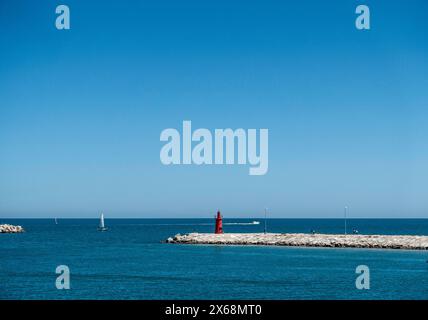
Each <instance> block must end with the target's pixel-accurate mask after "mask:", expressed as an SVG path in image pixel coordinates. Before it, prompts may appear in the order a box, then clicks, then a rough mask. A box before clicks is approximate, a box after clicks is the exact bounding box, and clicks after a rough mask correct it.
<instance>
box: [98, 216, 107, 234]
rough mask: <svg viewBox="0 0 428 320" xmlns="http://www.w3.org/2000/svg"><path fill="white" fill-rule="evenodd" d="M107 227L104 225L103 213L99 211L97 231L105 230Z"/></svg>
mask: <svg viewBox="0 0 428 320" xmlns="http://www.w3.org/2000/svg"><path fill="white" fill-rule="evenodd" d="M107 230H108V229H107V228H106V227H105V225H104V214H102V213H101V217H100V225H99V227H98V231H107Z"/></svg>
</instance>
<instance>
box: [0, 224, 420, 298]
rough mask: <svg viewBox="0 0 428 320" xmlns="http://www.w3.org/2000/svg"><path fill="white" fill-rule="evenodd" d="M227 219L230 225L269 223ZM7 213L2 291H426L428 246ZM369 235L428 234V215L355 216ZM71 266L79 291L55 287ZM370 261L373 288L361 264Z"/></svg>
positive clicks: (307, 294)
mask: <svg viewBox="0 0 428 320" xmlns="http://www.w3.org/2000/svg"><path fill="white" fill-rule="evenodd" d="M250 221H252V219H251V220H248V219H247V220H243V219H230V220H225V226H224V229H225V232H261V231H263V221H262V220H259V221H261V222H262V223H261V224H260V225H236V224H228V223H245V222H250ZM58 222H59V224H58V225H55V224H54V221H53V219H49V220H43V219H40V220H32V219H23V220H7V219H3V220H1V221H0V223H13V224H19V225H22V226H23V227H25V229H26V230H27V232H26V233H23V234H0V299H428V263H427V262H426V260H427V259H428V252H425V251H395V250H373V249H372V250H367V249H327V248H286V247H259V246H203V245H200V246H191V245H173V244H164V243H161V241H162V240H164V239H166V238H167V237H169V236H172V235H175V234H177V233H187V232H192V231H198V232H212V231H213V227H214V226H213V221H212V220H207V219H106V224H107V226H108V227H109V231H108V232H97V231H96V227H97V224H98V221H97V220H92V219H59V221H58ZM348 228H349V230H352V229H353V228H357V229H358V230H359V231H360V233H364V234H418V235H428V220H410V219H409V220H348ZM311 229H315V230H317V231H318V232H322V233H341V232H343V220H333V219H326V220H318V219H277V220H268V231H272V232H309V231H310V230H311ZM58 265H67V266H68V267H69V268H70V271H71V290H57V289H56V287H55V280H56V277H57V275H56V274H55V269H56V267H57V266H58ZM358 265H367V266H368V267H369V268H370V278H371V279H370V280H371V281H370V285H371V288H370V289H369V290H357V289H356V287H355V279H356V277H357V276H358V275H357V274H355V268H356V267H357V266H358Z"/></svg>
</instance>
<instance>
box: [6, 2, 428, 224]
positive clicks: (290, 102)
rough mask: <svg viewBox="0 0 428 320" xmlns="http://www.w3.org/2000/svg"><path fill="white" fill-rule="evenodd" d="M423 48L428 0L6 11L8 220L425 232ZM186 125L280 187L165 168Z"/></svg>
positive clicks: (257, 179)
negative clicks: (367, 222)
mask: <svg viewBox="0 0 428 320" xmlns="http://www.w3.org/2000/svg"><path fill="white" fill-rule="evenodd" d="M59 4H67V5H69V7H70V10H71V30H67V31H59V30H57V29H56V28H55V24H54V23H55V18H56V15H55V8H56V6H57V5H59ZM358 4H366V5H369V7H370V9H371V30H369V31H359V30H357V29H356V28H355V18H356V14H355V8H356V6H357V5H358ZM427 39H428V2H427V1H426V0H412V1H404V0H400V1H392V0H391V1H390V0H388V1H387V0H377V1H366V0H364V1H353V0H334V1H315V0H314V1H308V0H303V1H270V0H257V1H251V0H247V1H236V0H228V1H225V0H204V1H200V0H180V1H177V0H160V1H158V0H157V1H136V0H132V1H131V0H129V1H123V0H121V1H119V0H115V1H75V0H64V1H21V0H14V1H0V217H52V216H57V217H96V216H98V215H99V213H100V212H101V211H102V212H104V213H105V215H106V216H107V217H211V216H212V214H213V213H214V211H215V210H216V209H221V210H222V212H223V213H224V215H225V216H228V217H232V216H233V217H249V216H253V217H254V216H261V215H262V212H263V208H264V207H266V206H267V207H268V208H269V212H270V216H271V217H341V216H342V214H343V207H344V206H345V205H348V206H349V207H350V209H349V215H350V216H352V217H402V218H406V217H427V218H428V166H427V164H428V139H427V137H428V76H427V75H428V41H427ZM183 120H191V121H192V126H193V127H194V128H208V129H210V130H214V129H215V128H245V129H248V128H257V129H258V128H267V129H269V171H268V173H267V174H266V175H264V176H250V175H248V167H247V166H239V165H233V166H194V165H192V166H164V165H162V164H161V162H160V160H159V152H160V149H161V147H162V145H163V143H161V142H160V141H159V135H160V133H161V131H162V130H163V129H165V128H170V127H171V128H177V129H180V128H181V125H182V121H183Z"/></svg>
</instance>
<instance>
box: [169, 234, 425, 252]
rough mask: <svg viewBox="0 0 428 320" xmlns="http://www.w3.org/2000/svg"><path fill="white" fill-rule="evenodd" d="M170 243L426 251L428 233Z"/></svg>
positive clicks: (189, 238)
mask: <svg viewBox="0 0 428 320" xmlns="http://www.w3.org/2000/svg"><path fill="white" fill-rule="evenodd" d="M166 242H167V243H181V244H216V245H269V246H293V247H328V248H337V247H340V248H378V249H406V250H427V249H428V236H402V235H355V234H352V235H343V234H305V233H266V234H265V233H224V234H214V233H189V234H185V235H180V234H178V235H176V236H174V237H171V238H168V239H167V240H166Z"/></svg>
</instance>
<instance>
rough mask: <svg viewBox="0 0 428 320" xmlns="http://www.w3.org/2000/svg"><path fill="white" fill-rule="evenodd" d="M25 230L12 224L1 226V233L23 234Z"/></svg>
mask: <svg viewBox="0 0 428 320" xmlns="http://www.w3.org/2000/svg"><path fill="white" fill-rule="evenodd" d="M21 232H24V228H23V227H21V226H13V225H11V224H0V233H21Z"/></svg>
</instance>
